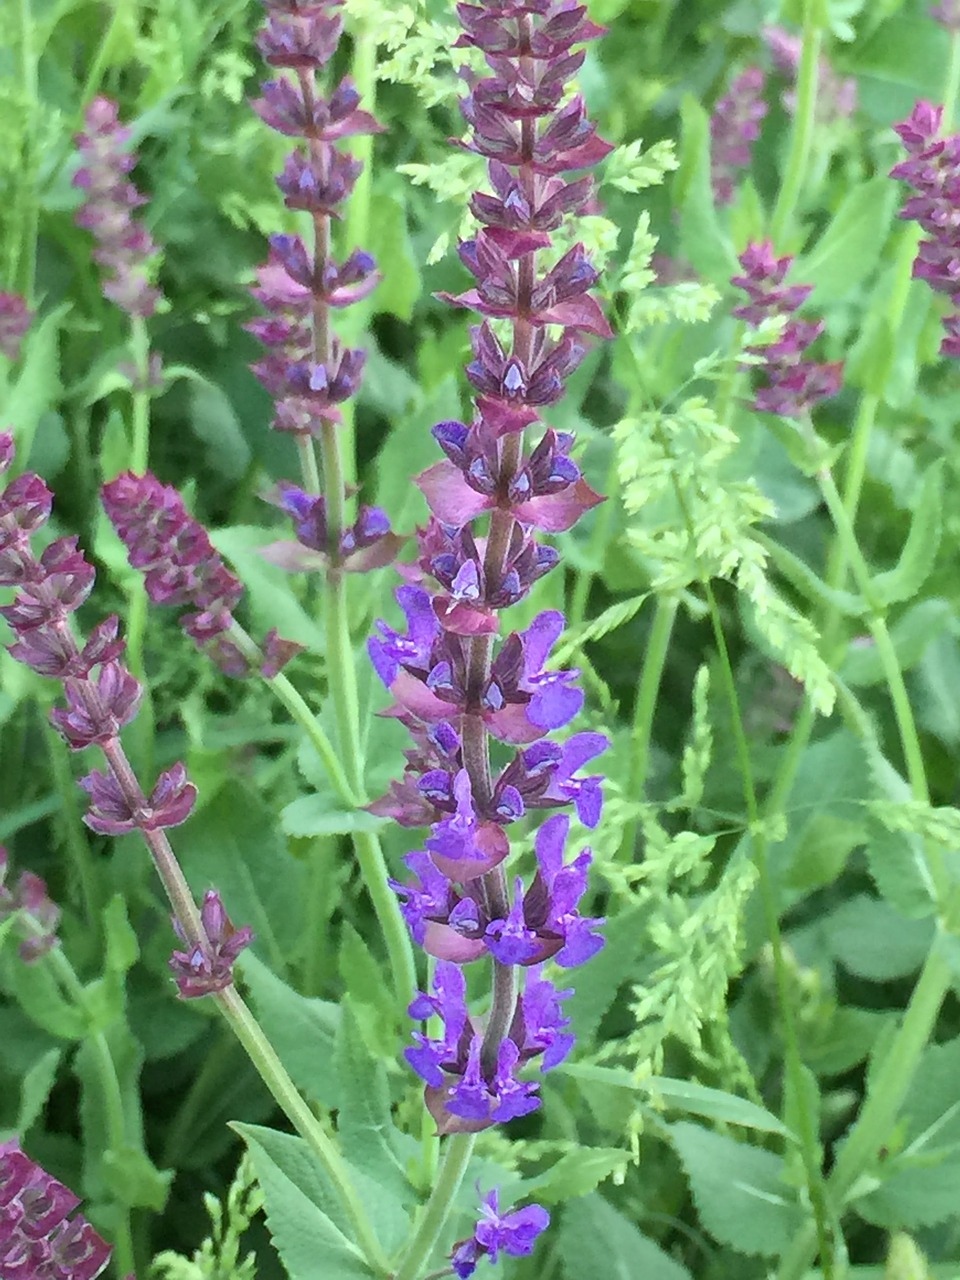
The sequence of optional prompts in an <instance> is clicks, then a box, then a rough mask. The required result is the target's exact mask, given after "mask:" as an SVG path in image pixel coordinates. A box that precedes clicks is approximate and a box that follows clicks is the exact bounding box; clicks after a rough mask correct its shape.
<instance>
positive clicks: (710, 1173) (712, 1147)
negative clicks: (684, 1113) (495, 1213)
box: [668, 1121, 806, 1258]
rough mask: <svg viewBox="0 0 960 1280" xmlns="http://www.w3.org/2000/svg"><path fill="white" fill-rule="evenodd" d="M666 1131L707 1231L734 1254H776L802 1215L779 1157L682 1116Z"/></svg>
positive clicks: (800, 1223) (797, 1228) (795, 1230)
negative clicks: (784, 1178)
mask: <svg viewBox="0 0 960 1280" xmlns="http://www.w3.org/2000/svg"><path fill="white" fill-rule="evenodd" d="M668 1130H669V1137H670V1140H671V1141H672V1142H673V1145H674V1146H675V1148H676V1150H677V1154H678V1155H679V1157H680V1160H681V1162H682V1164H683V1167H684V1169H685V1171H686V1174H687V1177H688V1178H689V1180H690V1191H691V1194H692V1196H693V1200H694V1203H695V1204H696V1206H697V1212H698V1213H699V1215H700V1220H701V1222H702V1223H703V1225H704V1227H705V1228H706V1229H707V1231H709V1232H710V1234H711V1235H712V1236H713V1237H714V1238H715V1239H716V1240H719V1241H720V1242H721V1244H726V1245H729V1246H730V1248H731V1249H734V1250H736V1252H737V1253H747V1254H758V1255H760V1256H761V1257H766V1258H771V1257H777V1256H779V1254H781V1253H782V1252H783V1251H784V1249H786V1247H787V1246H788V1245H789V1244H790V1242H791V1241H792V1240H793V1239H794V1238H795V1236H796V1234H797V1233H798V1232H799V1231H800V1230H801V1228H802V1226H803V1224H804V1221H805V1217H806V1215H805V1213H804V1211H803V1209H802V1207H801V1206H800V1205H799V1204H798V1203H797V1199H796V1193H795V1192H794V1191H793V1189H792V1188H790V1187H788V1186H787V1185H786V1183H785V1182H783V1181H782V1180H781V1175H782V1173H783V1160H782V1159H781V1158H780V1157H779V1156H777V1155H774V1154H773V1152H772V1151H762V1150H760V1148H758V1147H748V1146H746V1145H745V1144H744V1143H742V1142H736V1141H734V1139H733V1138H728V1137H726V1136H725V1135H723V1134H719V1133H712V1132H711V1131H710V1130H709V1129H703V1128H701V1127H700V1126H699V1125H695V1124H688V1123H687V1122H686V1121H681V1122H680V1123H678V1124H672V1125H670V1126H668Z"/></svg>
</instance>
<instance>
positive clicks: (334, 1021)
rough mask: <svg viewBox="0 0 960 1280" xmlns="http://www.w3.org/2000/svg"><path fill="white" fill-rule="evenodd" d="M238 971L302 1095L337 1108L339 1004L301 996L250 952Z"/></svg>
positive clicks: (260, 1018)
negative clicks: (336, 1055) (336, 1062)
mask: <svg viewBox="0 0 960 1280" xmlns="http://www.w3.org/2000/svg"><path fill="white" fill-rule="evenodd" d="M242 970H243V981H244V983H245V984H246V985H247V986H248V987H249V989H250V995H251V997H252V1000H253V1006H254V1009H255V1010H256V1013H257V1019H258V1021H259V1022H260V1025H261V1026H262V1027H263V1029H264V1031H265V1032H266V1035H267V1039H268V1040H269V1041H270V1043H271V1044H272V1045H273V1047H274V1049H275V1050H276V1051H277V1054H278V1055H279V1057H280V1061H281V1062H282V1063H283V1065H284V1066H285V1067H286V1069H287V1071H288V1072H289V1073H290V1076H291V1078H292V1080H293V1083H294V1084H295V1085H296V1086H297V1088H298V1089H299V1090H300V1091H301V1093H303V1094H304V1095H305V1096H306V1097H308V1098H311V1099H313V1100H314V1101H316V1102H319V1103H320V1105H321V1106H323V1107H327V1108H329V1109H331V1110H335V1109H336V1108H337V1107H339V1106H340V1089H339V1085H338V1083H337V1071H336V1066H335V1063H334V1044H335V1040H336V1035H337V1028H338V1027H339V1025H340V1009H339V1006H338V1005H335V1004H333V1003H331V1002H330V1001H328V1000H317V999H315V998H313V997H309V996H302V995H300V994H299V993H298V992H296V991H294V990H293V988H292V987H288V986H287V984H286V983H285V982H281V981H280V979H279V978H278V977H276V976H275V975H274V974H273V973H271V972H270V970H269V969H268V968H267V966H266V965H265V964H264V963H263V961H262V960H259V959H258V958H257V957H256V956H255V955H250V954H249V953H247V954H246V955H244V957H243V961H242Z"/></svg>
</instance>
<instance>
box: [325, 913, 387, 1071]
mask: <svg viewBox="0 0 960 1280" xmlns="http://www.w3.org/2000/svg"><path fill="white" fill-rule="evenodd" d="M338 967H339V970H340V977H341V979H342V981H343V984H344V987H345V988H346V991H347V995H348V997H349V999H350V1007H351V1009H352V1010H353V1012H354V1013H355V1015H356V1018H357V1021H358V1023H359V1024H360V1026H361V1028H362V1030H363V1035H364V1039H365V1040H366V1041H367V1043H368V1044H369V1045H370V1046H371V1048H372V1049H373V1050H374V1052H379V1054H380V1055H381V1056H382V1057H384V1058H391V1057H393V1055H394V1054H395V1053H396V1046H397V1033H398V1025H397V1024H398V1017H397V1006H396V1004H395V1002H394V999H393V994H392V992H391V989H390V984H389V983H388V982H387V981H386V979H385V974H384V968H383V962H382V960H378V959H377V958H376V956H374V954H373V952H372V951H371V950H370V948H369V947H368V946H367V944H366V942H364V940H363V938H361V936H360V934H359V933H357V931H356V929H354V927H353V925H352V924H350V922H349V921H348V920H347V921H344V924H343V927H342V929H341V931H340V957H339V961H338Z"/></svg>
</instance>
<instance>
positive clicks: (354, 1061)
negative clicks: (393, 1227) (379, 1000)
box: [335, 1000, 414, 1204]
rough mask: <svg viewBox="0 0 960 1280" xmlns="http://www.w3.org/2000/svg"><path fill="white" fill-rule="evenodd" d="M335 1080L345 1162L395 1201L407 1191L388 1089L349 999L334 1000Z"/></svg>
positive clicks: (405, 1199)
mask: <svg viewBox="0 0 960 1280" xmlns="http://www.w3.org/2000/svg"><path fill="white" fill-rule="evenodd" d="M335 1061H336V1064H337V1076H338V1078H339V1081H340V1109H339V1112H338V1114H337V1131H338V1133H339V1136H340V1144H341V1146H342V1148H343V1150H344V1151H346V1152H348V1153H349V1158H350V1162H351V1164H353V1165H354V1166H355V1167H356V1168H357V1169H359V1170H360V1171H361V1173H364V1174H366V1175H367V1177H368V1178H370V1179H371V1181H373V1182H374V1183H376V1184H377V1187H378V1188H382V1189H383V1190H384V1191H385V1192H386V1193H388V1194H391V1195H392V1196H393V1198H394V1199H395V1200H398V1201H399V1202H400V1203H401V1204H403V1203H412V1202H413V1199H414V1197H413V1193H412V1191H411V1188H410V1186H409V1183H408V1182H407V1179H406V1175H405V1174H404V1171H403V1166H402V1164H401V1161H400V1158H399V1156H398V1154H397V1146H396V1129H395V1127H394V1123H393V1118H392V1116H391V1114H390V1092H389V1090H388V1088H387V1074H386V1070H385V1068H384V1065H383V1059H382V1058H380V1057H374V1055H373V1054H372V1053H371V1052H370V1050H369V1049H368V1048H367V1046H366V1044H365V1043H364V1040H363V1036H362V1035H361V1034H360V1027H359V1024H358V1022H357V1015H356V1013H355V1012H354V1010H353V1007H352V1005H351V1003H350V1001H349V1000H343V1001H342V1002H341V1004H340V1027H339V1029H338V1033H337V1042H336V1050H335Z"/></svg>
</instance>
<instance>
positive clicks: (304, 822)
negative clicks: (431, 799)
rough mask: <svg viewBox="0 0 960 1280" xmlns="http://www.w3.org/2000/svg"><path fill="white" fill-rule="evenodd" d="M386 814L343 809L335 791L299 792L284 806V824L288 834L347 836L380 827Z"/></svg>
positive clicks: (281, 817) (282, 814)
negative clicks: (330, 792) (322, 793)
mask: <svg viewBox="0 0 960 1280" xmlns="http://www.w3.org/2000/svg"><path fill="white" fill-rule="evenodd" d="M385 822H386V819H385V818H379V817H377V815H376V814H375V813H367V812H366V810H364V809H341V808H339V807H337V803H336V799H335V797H333V796H332V794H331V795H311V796H298V797H297V799H296V800H291V801H290V803H289V804H287V805H284V807H283V808H282V809H281V810H280V825H281V826H282V827H283V830H284V831H285V832H286V834H287V835H288V836H299V837H303V836H346V835H352V834H353V832H355V831H377V830H379V829H380V828H381V827H382V826H383V825H384V823H385Z"/></svg>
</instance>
